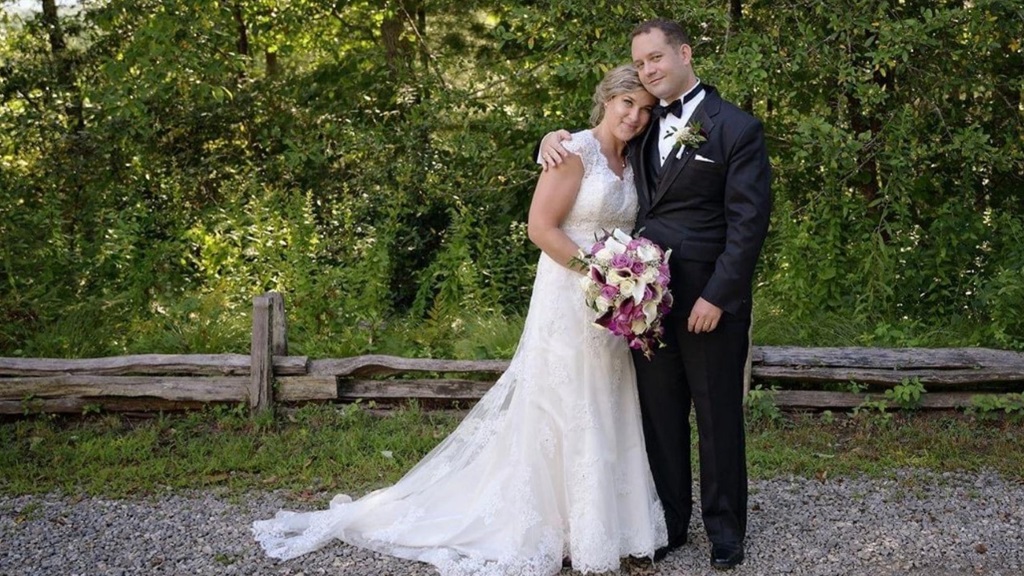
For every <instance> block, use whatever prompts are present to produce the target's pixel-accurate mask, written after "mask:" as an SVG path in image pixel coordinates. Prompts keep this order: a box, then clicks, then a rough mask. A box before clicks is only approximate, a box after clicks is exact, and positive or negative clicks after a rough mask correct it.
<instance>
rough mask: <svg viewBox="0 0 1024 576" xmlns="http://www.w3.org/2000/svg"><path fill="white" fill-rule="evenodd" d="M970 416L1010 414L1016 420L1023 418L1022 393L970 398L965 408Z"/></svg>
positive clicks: (984, 395)
mask: <svg viewBox="0 0 1024 576" xmlns="http://www.w3.org/2000/svg"><path fill="white" fill-rule="evenodd" d="M967 412H968V413H970V414H981V415H983V416H992V414H993V413H996V412H1002V413H1004V414H1011V415H1013V416H1015V417H1016V418H1017V419H1018V420H1019V419H1021V418H1022V417H1024V392H1021V393H1017V394H978V395H976V396H972V397H971V405H970V407H968V408H967Z"/></svg>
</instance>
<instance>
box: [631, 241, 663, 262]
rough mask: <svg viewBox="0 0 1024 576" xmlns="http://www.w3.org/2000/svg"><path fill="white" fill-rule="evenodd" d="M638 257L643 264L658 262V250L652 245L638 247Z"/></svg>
mask: <svg viewBox="0 0 1024 576" xmlns="http://www.w3.org/2000/svg"><path fill="white" fill-rule="evenodd" d="M636 255H637V257H638V258H640V260H641V261H643V262H656V261H657V260H658V249H657V248H655V247H654V246H651V245H650V244H643V245H641V246H637V249H636Z"/></svg>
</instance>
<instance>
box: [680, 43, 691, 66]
mask: <svg viewBox="0 0 1024 576" xmlns="http://www.w3.org/2000/svg"><path fill="white" fill-rule="evenodd" d="M679 57H680V58H681V59H682V60H683V64H690V60H691V59H692V58H693V49H692V48H690V45H689V44H680V45H679Z"/></svg>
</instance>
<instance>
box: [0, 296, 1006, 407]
mask: <svg viewBox="0 0 1024 576" xmlns="http://www.w3.org/2000/svg"><path fill="white" fill-rule="evenodd" d="M749 364H750V365H749V374H750V377H751V378H750V382H748V386H749V385H750V383H751V382H752V383H753V385H755V386H757V385H761V386H762V389H769V390H771V392H770V394H771V397H772V400H773V401H774V403H775V405H776V406H779V407H780V408H790V409H850V408H856V407H858V406H862V405H864V402H865V401H867V400H870V399H881V398H883V395H884V392H885V390H887V389H891V388H894V387H896V386H899V385H901V384H905V383H907V382H920V384H921V385H923V386H924V389H925V390H926V393H925V394H923V395H922V397H921V401H920V407H921V408H931V409H951V408H963V407H966V406H970V405H971V404H972V402H973V398H974V397H975V396H979V395H986V394H989V395H991V394H1006V393H1021V392H1024V354H1022V353H1020V352H1013V351H1008V350H993V349H987V348H955V349H954V348H944V349H935V348H927V349H926V348H901V349H887V348H798V347H789V346H753V348H752V353H751V357H750V363H749ZM507 367H508V361H507V360H442V359H429V358H401V357H395V356H379V355H370V356H356V357H351V358H340V359H323V360H314V359H310V358H307V357H305V356H290V355H288V342H287V322H286V318H285V309H284V300H283V298H282V296H281V295H280V294H277V293H273V292H272V293H268V294H265V295H262V296H257V297H256V298H255V299H254V301H253V329H252V348H251V351H250V354H248V355H245V354H211V355H207V354H184V355H179V354H175V355H166V354H142V355H133V356H117V357H109V358H90V359H77V360H64V359H50V358H0V414H34V413H40V412H64V413H83V412H91V411H99V410H104V411H127V412H152V411H159V410H181V409H189V408H198V407H201V406H203V405H205V404H209V403H229V404H238V403H247V404H248V405H249V406H250V407H252V408H253V410H255V411H262V410H266V409H268V408H271V407H272V406H273V405H274V404H275V403H289V404H291V403H303V402H353V401H357V400H376V401H384V402H394V401H402V400H406V399H413V398H415V399H421V400H432V401H433V400H436V401H449V402H453V401H459V402H460V403H461V404H462V405H463V406H465V405H467V404H468V403H471V402H472V401H475V400H477V399H479V398H480V397H481V396H483V394H484V393H485V392H487V390H488V389H490V387H491V386H492V385H493V383H494V382H495V380H496V379H497V378H498V377H499V376H500V375H501V374H502V373H503V372H504V371H505V369H506V368H507ZM854 384H856V385H857V386H856V387H855V386H854ZM854 388H856V390H857V391H851V390H853V389H854ZM837 389H839V390H838V391H837ZM843 389H845V390H846V391H842V390H843Z"/></svg>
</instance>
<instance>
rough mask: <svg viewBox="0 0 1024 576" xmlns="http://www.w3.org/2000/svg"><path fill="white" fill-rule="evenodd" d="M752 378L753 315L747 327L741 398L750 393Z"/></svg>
mask: <svg viewBox="0 0 1024 576" xmlns="http://www.w3.org/2000/svg"><path fill="white" fill-rule="evenodd" d="M753 378H754V315H753V314H751V315H750V325H749V326H748V327H747V363H746V364H745V365H744V366H743V398H746V397H747V394H749V393H750V382H751V380H753Z"/></svg>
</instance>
